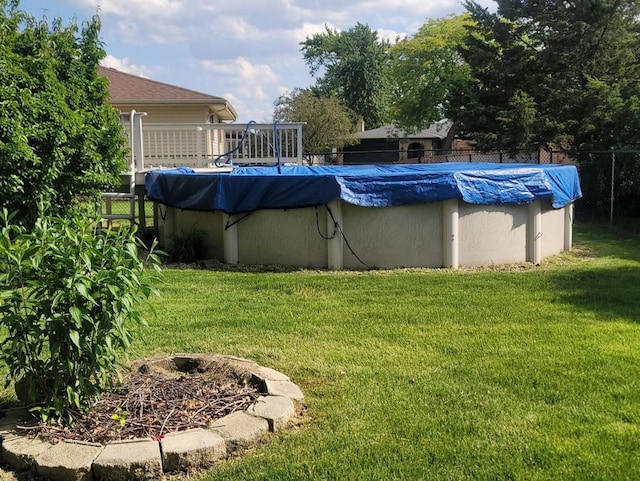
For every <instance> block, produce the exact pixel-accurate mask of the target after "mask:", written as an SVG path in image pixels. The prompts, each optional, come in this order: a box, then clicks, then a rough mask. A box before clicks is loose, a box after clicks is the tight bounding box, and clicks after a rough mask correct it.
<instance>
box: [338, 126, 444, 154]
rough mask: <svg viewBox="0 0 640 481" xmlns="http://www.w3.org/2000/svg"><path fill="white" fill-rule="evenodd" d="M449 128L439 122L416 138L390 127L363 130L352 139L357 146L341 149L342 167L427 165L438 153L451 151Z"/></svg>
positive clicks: (416, 135) (415, 135)
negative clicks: (352, 165) (402, 164)
mask: <svg viewBox="0 0 640 481" xmlns="http://www.w3.org/2000/svg"><path fill="white" fill-rule="evenodd" d="M452 125H453V123H452V122H450V121H440V122H436V123H434V124H432V125H431V126H430V127H429V128H428V129H424V130H421V131H420V132H417V133H415V134H405V132H404V130H402V129H400V128H398V127H395V126H393V125H385V126H383V127H379V128H377V129H371V130H364V131H362V132H358V133H356V134H355V135H354V136H355V137H356V138H357V139H359V140H360V143H359V144H357V145H351V146H345V147H344V148H343V149H342V161H343V163H344V164H389V163H407V164H416V163H422V162H429V161H430V157H432V156H434V155H436V154H437V153H438V151H440V150H449V149H451V143H452V141H453V129H452V128H451V126H452Z"/></svg>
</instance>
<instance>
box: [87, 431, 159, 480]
mask: <svg viewBox="0 0 640 481" xmlns="http://www.w3.org/2000/svg"><path fill="white" fill-rule="evenodd" d="M161 476H162V460H161V458H160V445H159V443H158V442H157V441H153V440H152V439H136V440H132V441H115V442H112V443H109V444H107V445H106V446H105V447H104V449H103V450H102V452H101V453H100V454H99V455H98V457H97V458H96V460H95V461H94V462H93V477H94V479H96V480H105V481H107V480H108V481H130V480H134V479H135V480H141V479H149V480H157V479H159V478H160V477H161Z"/></svg>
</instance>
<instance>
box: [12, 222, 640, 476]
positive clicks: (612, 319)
mask: <svg viewBox="0 0 640 481" xmlns="http://www.w3.org/2000/svg"><path fill="white" fill-rule="evenodd" d="M575 242H576V245H577V247H578V248H577V249H576V250H575V251H574V253H573V254H568V255H563V256H559V257H558V258H555V259H553V260H551V261H549V262H546V263H545V264H544V265H543V267H541V268H527V269H522V268H520V267H514V268H511V269H480V270H468V271H464V270H462V271H458V272H454V271H447V270H397V271H379V272H320V271H318V272H316V271H294V272H286V273H282V272H280V273H276V272H265V273H247V272H214V271H198V270H166V271H165V280H166V284H165V285H163V286H161V294H162V295H161V297H160V298H156V299H154V300H153V306H154V308H155V311H156V314H155V316H154V315H151V314H150V315H149V321H150V326H149V327H148V328H146V329H144V330H143V331H142V332H140V333H139V335H138V337H137V340H136V342H135V343H134V346H133V350H132V352H131V354H130V356H131V357H132V358H137V357H143V356H147V355H151V354H155V353H171V352H220V353H226V354H233V355H237V356H242V357H247V358H250V359H253V360H256V361H257V362H259V363H260V364H262V365H265V366H269V367H273V368H275V369H277V370H279V371H282V372H284V373H286V374H288V375H289V376H291V378H292V380H293V381H294V382H295V383H297V384H298V385H299V386H300V387H301V388H302V390H303V392H304V393H305V395H306V399H305V405H306V410H305V412H304V420H305V422H303V423H302V425H300V426H297V427H295V428H293V429H290V430H287V431H285V432H283V433H280V434H278V435H276V436H274V437H273V438H272V439H271V440H270V442H268V443H265V444H263V445H261V446H260V447H258V448H256V449H253V450H251V451H249V452H247V453H245V454H244V455H243V456H241V457H237V458H233V459H231V460H229V461H225V462H222V463H221V464H219V465H218V466H216V467H215V468H214V469H213V470H211V471H209V472H207V473H201V474H199V475H198V474H195V475H190V476H189V479H193V480H200V481H202V480H280V479H282V480H359V479H361V480H405V479H406V480H413V479H416V480H417V479H434V480H463V479H464V480H587V479H601V480H624V479H629V480H635V479H640V295H639V290H640V240H639V238H638V237H637V236H636V237H635V238H634V237H623V236H616V237H613V236H612V235H611V234H609V233H608V232H607V230H606V229H600V228H596V227H590V228H589V229H585V228H582V229H579V231H578V232H577V234H576V236H575ZM0 479H2V478H0ZM176 479H181V478H176Z"/></svg>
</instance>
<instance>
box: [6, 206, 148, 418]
mask: <svg viewBox="0 0 640 481" xmlns="http://www.w3.org/2000/svg"><path fill="white" fill-rule="evenodd" d="M0 224H2V225H1V229H0V267H1V269H2V270H1V271H0V287H1V289H2V291H1V297H0V322H1V323H2V325H3V326H4V328H5V329H6V333H7V334H6V338H5V339H4V340H3V342H2V343H1V349H0V359H1V360H2V361H4V362H5V363H6V364H7V366H8V368H9V374H8V378H7V385H8V384H9V383H10V382H11V381H15V382H16V393H18V394H19V397H21V398H22V399H21V400H23V401H24V402H27V403H30V404H33V405H34V407H33V411H34V412H37V413H39V414H40V416H41V418H42V419H43V420H44V421H48V422H72V412H73V410H77V409H83V408H85V407H87V406H88V405H89V403H91V402H92V401H93V400H95V399H96V398H97V396H98V395H99V394H100V393H101V392H102V391H103V390H104V389H106V388H108V387H109V386H110V385H111V383H112V382H113V380H114V379H115V376H116V375H117V359H116V358H117V356H118V354H119V353H120V351H122V350H123V349H126V348H127V347H128V346H129V345H130V343H131V340H132V330H131V327H132V325H144V324H145V321H144V319H143V318H142V316H141V312H140V310H139V307H140V303H141V302H142V301H145V300H146V299H147V298H148V297H149V296H150V295H151V294H152V293H154V292H155V290H154V288H153V287H152V284H151V283H152V282H153V281H154V280H155V279H156V278H157V277H158V276H159V274H160V267H159V259H158V257H157V256H156V254H155V253H154V250H153V246H152V248H151V249H150V252H149V254H148V256H147V259H146V263H145V260H143V259H141V258H140V257H139V255H138V251H139V247H140V244H139V242H138V241H137V239H136V237H135V229H134V228H123V229H120V230H104V229H102V228H101V227H100V225H99V222H98V221H97V220H96V219H95V218H90V217H86V216H81V215H75V216H73V217H71V218H68V219H63V218H56V217H49V218H42V217H40V218H38V219H37V221H36V222H35V224H34V227H33V229H32V230H27V229H26V228H25V227H24V226H21V225H19V224H16V223H15V222H14V215H10V214H8V213H7V211H6V209H5V210H4V211H3V212H2V213H1V214H0ZM145 265H147V266H149V267H151V268H153V272H152V274H145V273H144V270H145Z"/></svg>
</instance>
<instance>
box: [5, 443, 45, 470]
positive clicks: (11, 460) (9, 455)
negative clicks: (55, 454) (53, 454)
mask: <svg viewBox="0 0 640 481" xmlns="http://www.w3.org/2000/svg"><path fill="white" fill-rule="evenodd" d="M52 446H53V444H51V443H49V442H46V441H42V440H40V439H37V438H31V437H29V436H27V435H24V434H23V435H18V434H17V435H8V436H6V437H5V438H3V439H2V460H3V461H4V462H5V463H7V464H8V465H9V466H11V467H12V468H14V469H16V470H17V471H26V470H27V469H31V468H33V467H35V459H36V457H37V456H39V455H40V454H42V453H44V452H45V451H47V450H48V449H51V447H52Z"/></svg>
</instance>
